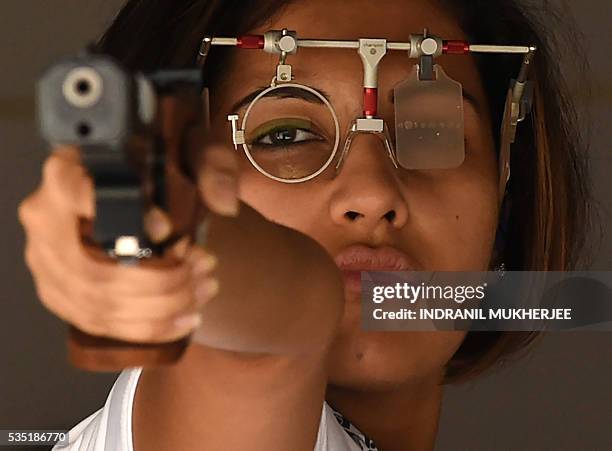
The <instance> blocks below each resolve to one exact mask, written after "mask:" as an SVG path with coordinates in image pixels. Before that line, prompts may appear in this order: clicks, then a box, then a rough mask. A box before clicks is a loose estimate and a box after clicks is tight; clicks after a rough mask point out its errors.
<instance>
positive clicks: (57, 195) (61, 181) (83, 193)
mask: <svg viewBox="0 0 612 451" xmlns="http://www.w3.org/2000/svg"><path fill="white" fill-rule="evenodd" d="M41 190H42V192H43V193H45V194H48V195H49V198H50V199H51V200H52V201H53V202H54V204H55V205H58V206H60V207H61V208H62V209H65V210H67V211H69V212H71V213H72V214H74V215H76V216H80V217H85V218H88V219H93V217H94V216H95V201H94V199H95V197H94V187H93V182H92V180H91V178H90V177H89V175H88V174H87V171H86V170H85V168H84V167H83V165H82V164H81V157H80V154H79V152H78V150H77V149H75V148H72V147H64V148H60V149H58V150H55V151H54V152H53V153H52V154H51V155H50V156H49V157H48V158H47V160H46V161H45V163H44V166H43V180H42V184H41Z"/></svg>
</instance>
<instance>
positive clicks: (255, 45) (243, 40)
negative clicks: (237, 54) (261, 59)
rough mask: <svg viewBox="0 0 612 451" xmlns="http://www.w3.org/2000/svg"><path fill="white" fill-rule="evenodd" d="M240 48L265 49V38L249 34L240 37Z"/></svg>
mask: <svg viewBox="0 0 612 451" xmlns="http://www.w3.org/2000/svg"><path fill="white" fill-rule="evenodd" d="M237 46H238V48H241V49H263V48H264V37H263V36H258V35H253V34H248V35H246V36H240V37H239V38H238V44H237Z"/></svg>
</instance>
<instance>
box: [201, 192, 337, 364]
mask: <svg viewBox="0 0 612 451" xmlns="http://www.w3.org/2000/svg"><path fill="white" fill-rule="evenodd" d="M207 235H208V236H207V240H206V247H207V248H208V249H209V250H210V251H211V252H213V253H214V254H215V255H216V256H217V258H218V260H219V264H218V267H217V269H216V270H215V274H216V276H217V277H218V280H219V284H220V291H219V293H218V295H217V296H216V297H215V298H214V299H213V300H212V301H210V302H209V303H208V304H207V305H206V306H205V307H204V308H203V322H202V325H201V326H200V328H199V329H198V331H197V332H196V333H195V334H194V337H193V341H194V342H195V343H201V344H204V345H206V346H211V347H215V348H219V349H227V350H232V351H239V352H250V353H269V354H291V353H300V352H308V351H309V350H313V351H315V350H320V349H321V348H322V347H325V346H326V345H327V344H329V342H330V341H331V339H332V337H333V335H334V333H335V330H336V326H337V324H338V322H339V320H340V317H341V314H342V309H343V289H342V282H341V277H340V273H339V270H338V268H337V267H336V265H335V264H334V262H333V260H332V259H331V257H330V256H329V255H328V254H327V252H326V251H325V250H324V249H323V248H322V247H321V246H320V245H318V244H317V243H316V242H315V241H314V240H312V239H310V238H308V237H306V236H304V235H302V234H300V233H299V232H297V231H294V230H292V229H289V228H287V227H283V226H281V225H278V224H274V223H272V222H270V221H267V220H266V219H264V218H263V217H262V216H261V215H260V214H259V213H258V212H256V211H255V210H253V209H252V208H250V207H248V206H247V205H245V204H242V205H241V210H240V214H239V216H238V217H237V218H227V217H220V216H216V215H214V216H211V218H210V223H209V229H208V234H207Z"/></svg>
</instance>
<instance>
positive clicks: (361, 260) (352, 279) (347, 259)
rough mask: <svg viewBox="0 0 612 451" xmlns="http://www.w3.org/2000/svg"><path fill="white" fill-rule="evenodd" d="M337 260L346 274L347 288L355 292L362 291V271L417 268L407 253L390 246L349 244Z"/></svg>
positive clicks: (411, 269) (343, 273)
mask: <svg viewBox="0 0 612 451" xmlns="http://www.w3.org/2000/svg"><path fill="white" fill-rule="evenodd" d="M335 261H336V264H337V265H338V267H339V268H340V270H341V271H342V275H343V276H344V284H345V288H346V290H347V291H349V292H353V293H355V292H356V293H359V292H360V291H361V271H414V270H415V267H414V265H413V264H412V263H411V261H410V259H409V258H408V256H407V255H406V254H404V253H403V252H401V251H399V250H398V249H396V248H394V247H390V246H385V247H377V248H373V247H368V246H365V245H353V246H349V247H347V248H345V249H344V250H343V251H342V252H340V253H339V254H338V255H337V256H336V258H335Z"/></svg>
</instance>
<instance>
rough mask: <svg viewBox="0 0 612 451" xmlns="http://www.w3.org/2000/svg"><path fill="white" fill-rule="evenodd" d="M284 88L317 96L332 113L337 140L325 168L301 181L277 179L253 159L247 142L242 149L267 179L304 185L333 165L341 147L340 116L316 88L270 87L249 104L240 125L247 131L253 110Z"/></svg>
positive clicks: (299, 86) (296, 84) (322, 167)
mask: <svg viewBox="0 0 612 451" xmlns="http://www.w3.org/2000/svg"><path fill="white" fill-rule="evenodd" d="M282 88H297V89H303V90H305V91H308V92H310V93H311V94H313V95H315V96H316V97H317V98H319V99H320V100H321V102H322V103H323V104H324V105H325V106H326V107H327V109H328V110H329V111H330V113H331V115H332V119H333V120H334V128H335V133H336V138H335V142H334V147H333V150H332V152H331V154H330V156H329V158H328V159H327V161H326V162H325V163H324V164H323V166H321V168H319V169H318V170H317V171H316V172H314V173H312V174H310V175H307V176H304V177H301V178H299V179H284V178H282V177H277V176H275V175H273V174H270V173H269V172H267V171H266V170H265V169H263V168H262V167H261V166H260V165H259V164H258V163H257V161H255V159H254V158H253V155H251V151H250V149H249V146H248V144H247V143H246V142H243V143H242V148H243V149H244V153H245V154H246V156H247V158H248V159H249V161H250V162H251V164H252V165H253V166H254V167H255V169H257V170H258V171H259V172H260V173H262V174H263V175H265V176H266V177H268V178H270V179H272V180H276V181H277V182H281V183H302V182H306V181H308V180H312V179H313V178H315V177H317V176H318V175H320V174H321V173H322V172H324V171H325V170H326V169H327V168H328V167H329V165H330V164H331V163H332V161H334V158H335V157H336V154H337V153H338V147H339V146H340V122H339V121H338V115H337V114H336V111H335V110H334V107H333V106H332V104H331V103H330V102H329V101H328V100H327V99H326V98H325V96H323V94H321V93H320V92H319V91H317V90H316V89H314V88H311V87H310V86H306V85H302V84H299V83H282V84H277V85H275V86H270V87H269V88H267V89H265V90H263V91H262V92H260V93H259V94H258V95H257V97H255V98H254V99H253V100H252V101H251V103H250V104H249V106H248V107H247V109H246V111H245V113H244V117H243V118H242V123H241V125H240V128H241V129H242V130H243V132H244V131H245V130H246V124H247V121H248V119H249V115H250V114H251V110H252V109H253V107H254V106H255V105H256V104H257V102H258V101H259V100H260V99H261V98H262V97H265V96H266V95H267V94H269V93H270V92H272V91H276V90H278V89H282Z"/></svg>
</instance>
